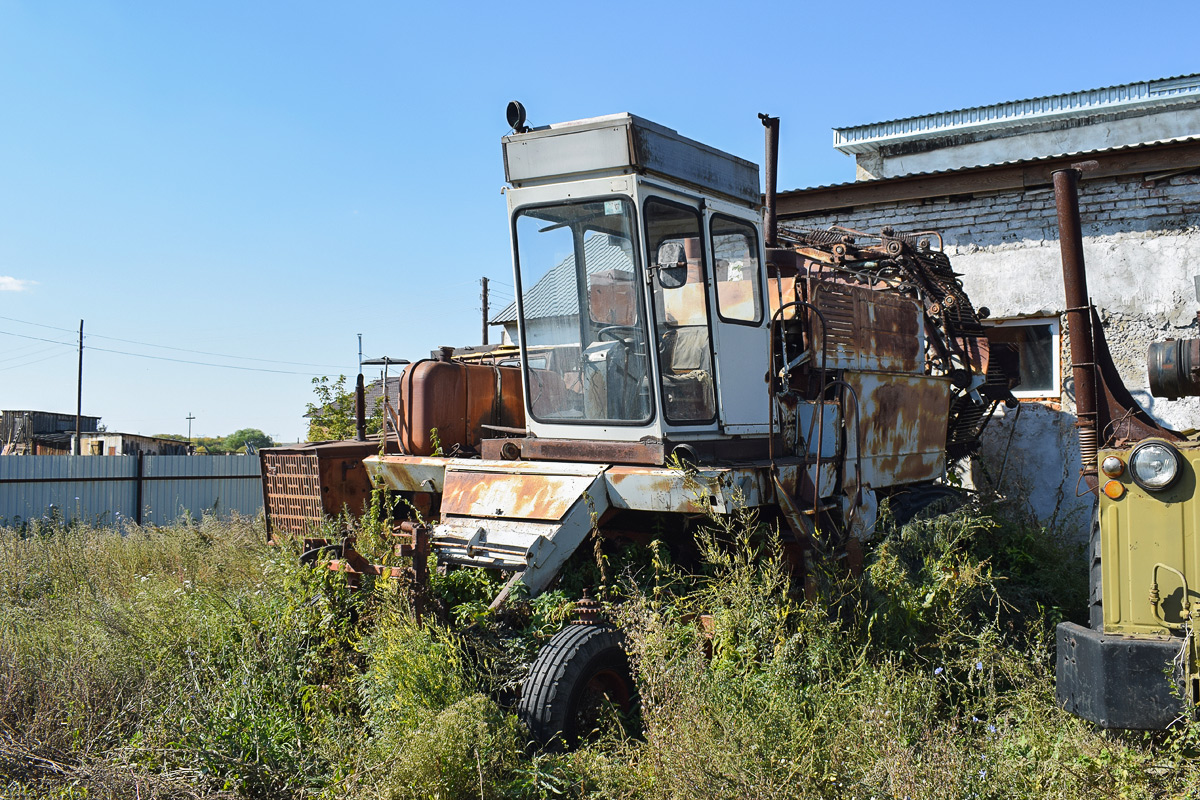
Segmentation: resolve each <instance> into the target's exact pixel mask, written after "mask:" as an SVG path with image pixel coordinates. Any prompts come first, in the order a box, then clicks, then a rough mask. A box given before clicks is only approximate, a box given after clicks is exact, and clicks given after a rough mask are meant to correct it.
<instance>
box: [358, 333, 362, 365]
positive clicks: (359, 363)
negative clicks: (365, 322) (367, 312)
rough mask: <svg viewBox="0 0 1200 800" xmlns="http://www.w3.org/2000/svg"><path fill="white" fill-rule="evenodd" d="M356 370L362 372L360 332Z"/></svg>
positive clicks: (360, 335)
mask: <svg viewBox="0 0 1200 800" xmlns="http://www.w3.org/2000/svg"><path fill="white" fill-rule="evenodd" d="M358 371H359V373H360V374H361V373H362V334H361V333H360V334H359V335H358Z"/></svg>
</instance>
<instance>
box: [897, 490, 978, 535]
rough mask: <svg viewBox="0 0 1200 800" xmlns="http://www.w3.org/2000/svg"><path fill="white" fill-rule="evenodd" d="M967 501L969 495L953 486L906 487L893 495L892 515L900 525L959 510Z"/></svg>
mask: <svg viewBox="0 0 1200 800" xmlns="http://www.w3.org/2000/svg"><path fill="white" fill-rule="evenodd" d="M966 502H967V495H966V494H965V493H964V492H963V491H962V490H961V489H956V488H954V487H953V486H945V485H943V484H931V485H928V486H915V487H913V488H910V489H904V490H902V491H900V492H897V493H896V494H895V495H893V496H892V503H891V507H892V517H893V518H894V519H895V521H896V525H897V526H898V527H900V526H904V525H907V524H908V523H909V522H912V521H913V520H914V519H918V518H921V519H927V518H931V517H939V516H941V515H942V514H949V513H950V512H952V511H957V510H958V509H960V508H962V506H963V505H964V504H965V503H966Z"/></svg>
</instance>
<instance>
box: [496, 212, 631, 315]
mask: <svg viewBox="0 0 1200 800" xmlns="http://www.w3.org/2000/svg"><path fill="white" fill-rule="evenodd" d="M613 238H614V237H611V236H609V235H608V234H606V233H593V234H592V235H590V236H588V237H587V239H585V240H584V242H583V257H584V260H585V263H586V265H587V273H588V274H589V275H595V274H596V273H597V272H604V271H606V270H621V271H623V272H629V271H631V270H632V269H633V262H632V258H631V256H630V254H629V251H628V250H626V249H625V248H624V247H621V246H620V245H618V244H611V242H612V241H613ZM619 241H625V240H623V239H620V240H619ZM574 287H575V255H574V254H573V253H572V254H571V255H569V256H567V257H566V258H564V259H563V260H562V261H560V262H559V263H558V264H557V265H556V266H555V267H554V268H553V269H551V270H550V271H549V272H547V273H546V274H545V275H543V276H542V277H541V279H540V280H538V282H537V283H535V284H534V285H533V288H531V289H528V290H525V291H523V292H522V297H523V300H524V307H525V319H547V318H549V317H567V316H571V315H572V314H578V313H579V295H578V293H577V292H576V291H574ZM516 321H517V304H516V301H515V300H514V301H513V302H511V303H509V304H508V305H507V306H505V307H504V309H503V310H501V311H500V313H498V314H496V316H494V317H492V319H491V320H490V324H492V325H503V324H505V323H509V322H516Z"/></svg>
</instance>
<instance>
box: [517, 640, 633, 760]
mask: <svg viewBox="0 0 1200 800" xmlns="http://www.w3.org/2000/svg"><path fill="white" fill-rule="evenodd" d="M608 704H611V705H613V706H615V707H616V708H617V709H618V710H619V711H620V712H621V713H622V715H623V716H624V717H625V718H628V717H629V715H630V714H631V713H632V711H633V709H634V708H635V706H636V704H637V691H636V688H635V686H634V683H633V676H632V673H631V672H630V669H629V657H628V656H627V655H626V654H625V637H624V636H622V635H621V632H620V631H619V630H616V629H615V628H610V627H605V626H601V625H568V626H567V627H565V628H563V629H562V630H561V631H559V632H558V633H556V634H555V635H554V638H552V639H551V640H550V641H549V642H547V643H546V644H545V645H543V647H542V649H541V650H540V651H539V652H538V656H537V659H536V660H535V661H534V662H533V666H532V667H530V668H529V676H528V677H527V678H526V679H525V683H524V685H523V686H522V687H521V702H520V703H519V704H518V706H517V716H518V717H519V718H520V720H521V721H522V722H523V723H525V725H526V726H528V728H529V733H530V735H531V736H532V737H533V739H534V741H536V742H537V743H539V744H541V745H542V746H543V747H545V748H547V749H550V750H563V749H565V748H568V747H573V746H574V745H575V744H576V743H578V742H579V740H580V739H581V738H585V737H586V736H587V735H588V734H590V733H591V732H592V731H593V730H594V728H595V723H596V722H598V721H599V719H598V717H597V712H599V711H600V709H601V707H602V705H608Z"/></svg>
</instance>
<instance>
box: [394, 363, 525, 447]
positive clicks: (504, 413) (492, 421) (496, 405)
mask: <svg viewBox="0 0 1200 800" xmlns="http://www.w3.org/2000/svg"><path fill="white" fill-rule="evenodd" d="M399 417H400V420H399V422H400V444H401V446H402V447H403V449H404V450H405V451H406V452H407V453H409V454H410V455H414V456H430V455H434V453H435V451H436V450H437V448H438V446H439V445H440V446H441V449H442V453H443V454H445V455H449V454H451V452H452V450H453V449H454V447H455V446H457V447H458V448H459V451H460V452H465V453H471V452H478V450H479V443H480V441H482V440H483V439H487V438H494V437H496V436H500V435H503V433H504V432H505V431H504V429H508V430H509V431H512V430H519V429H523V428H524V427H525V405H524V400H523V398H522V394H521V370H520V369H519V368H517V367H499V366H492V365H487V364H464V363H461V362H458V361H442V360H432V359H430V360H425V361H418V362H417V363H415V364H413V365H411V366H410V367H409V368H408V369H407V370H405V373H404V378H403V380H401V382H400V410H399ZM497 429H501V430H497Z"/></svg>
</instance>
